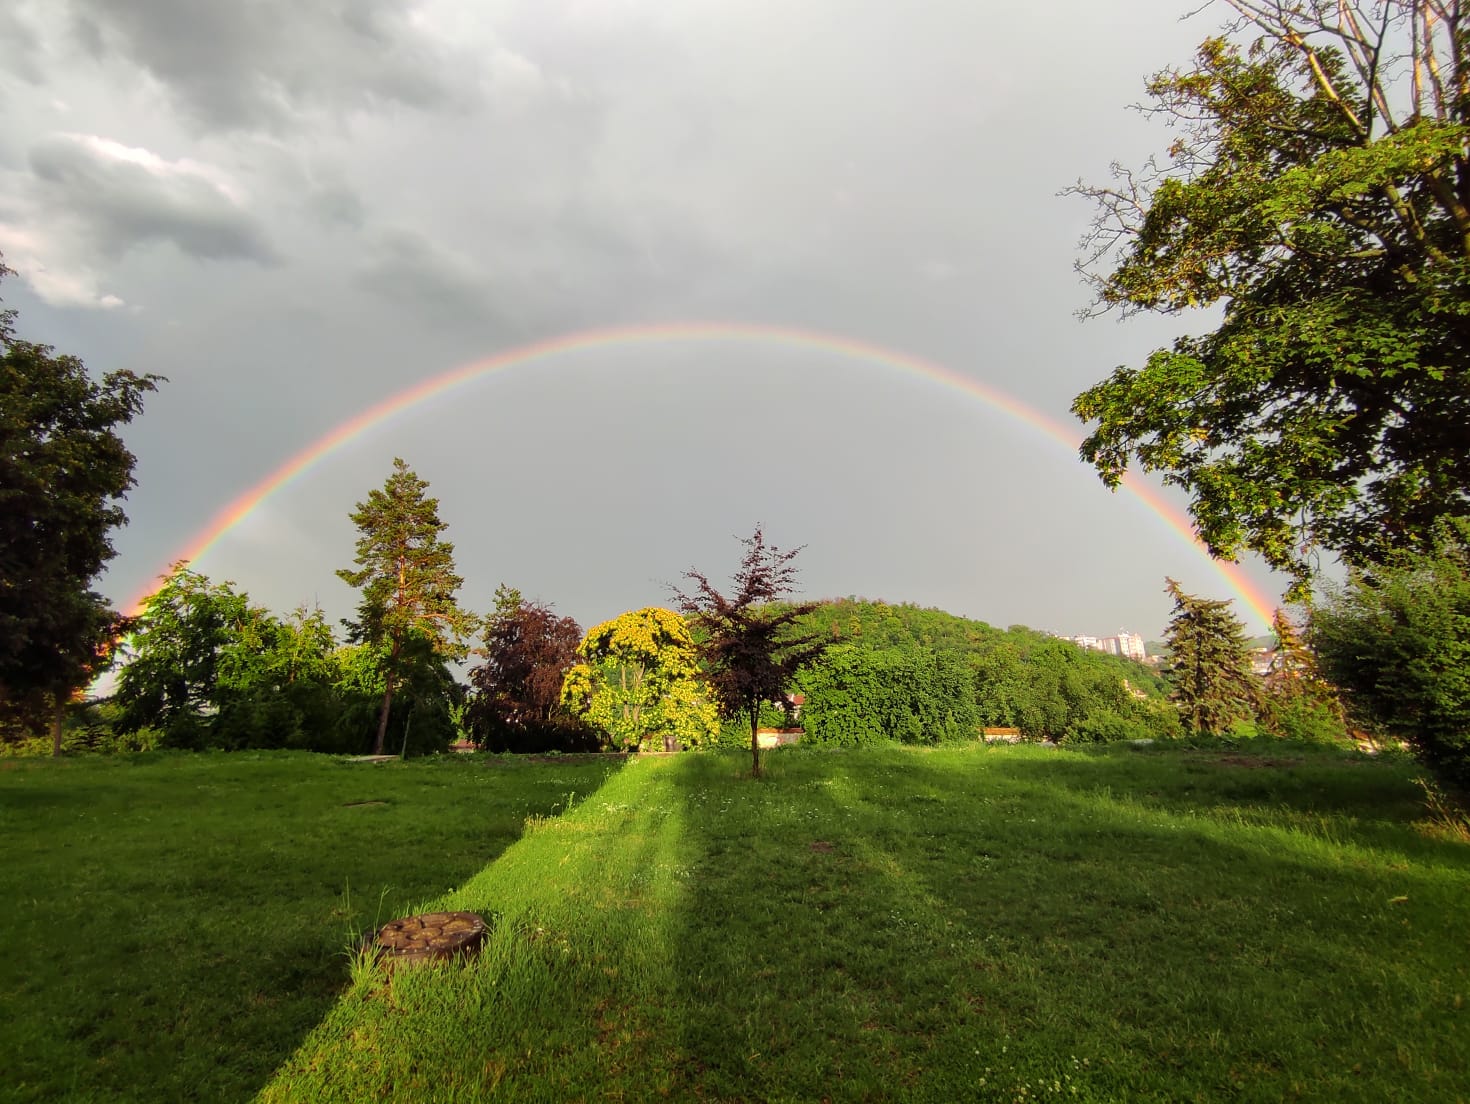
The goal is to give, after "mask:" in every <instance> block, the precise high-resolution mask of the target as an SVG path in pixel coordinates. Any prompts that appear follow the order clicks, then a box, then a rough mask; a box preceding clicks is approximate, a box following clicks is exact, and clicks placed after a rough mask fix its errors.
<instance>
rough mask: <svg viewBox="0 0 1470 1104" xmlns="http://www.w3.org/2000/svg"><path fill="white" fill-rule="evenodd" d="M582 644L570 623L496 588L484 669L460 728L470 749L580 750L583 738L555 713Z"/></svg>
mask: <svg viewBox="0 0 1470 1104" xmlns="http://www.w3.org/2000/svg"><path fill="white" fill-rule="evenodd" d="M581 639H582V629H581V626H579V625H578V624H577V622H576V621H575V620H574V619H572V618H570V617H558V616H556V614H555V612H554V611H553V610H552V608H551V607H550V606H548V605H544V604H542V603H540V602H527V601H526V600H525V599H523V598H522V597H521V592H520V591H518V590H515V589H513V588H510V587H506V586H504V585H503V584H502V585H501V586H500V587H499V588H497V589H496V591H495V612H494V613H492V614H491V615H490V616H489V617H487V618H486V619H485V646H484V648H483V649H481V651H480V654H481V655H483V656H484V659H485V662H484V663H482V664H481V665H480V666H478V667H476V668H475V669H474V670H472V671H471V672H470V676H469V677H470V684H471V685H472V686H473V687H474V691H475V692H474V697H473V698H472V699H471V700H470V704H469V707H468V709H467V711H466V714H465V723H466V726H467V727H468V728H469V731H470V734H471V737H472V739H473V740H474V741H475V743H476V744H479V745H480V746H481V747H485V748H488V749H489V750H491V751H546V750H550V749H553V748H555V749H559V750H564V751H565V750H579V749H580V748H581V746H582V745H583V744H584V743H585V742H586V741H587V737H588V735H589V732H588V730H587V729H585V728H584V727H582V726H579V725H578V724H577V723H576V722H575V721H574V719H573V718H572V716H571V715H570V714H569V713H568V712H567V711H566V709H565V707H564V706H563V705H562V701H561V687H562V682H563V681H564V680H565V678H566V673H567V672H568V671H569V670H571V669H572V668H573V667H574V666H576V664H577V645H578V644H579V643H580V642H581ZM588 750H594V751H595V750H596V744H595V742H594V743H593V744H592V746H591V748H589V749H588Z"/></svg>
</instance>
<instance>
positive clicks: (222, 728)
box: [113, 563, 357, 751]
mask: <svg viewBox="0 0 1470 1104" xmlns="http://www.w3.org/2000/svg"><path fill="white" fill-rule="evenodd" d="M335 650H336V642H335V641H334V640H333V638H332V630H331V628H330V627H329V626H328V625H327V622H326V618H325V616H324V615H323V614H322V612H321V611H320V610H316V611H313V612H310V613H308V612H307V611H306V610H304V609H298V610H297V611H296V612H295V613H294V614H292V616H291V617H290V618H288V619H287V620H285V621H281V620H279V619H277V618H276V617H274V616H272V615H271V614H270V613H269V612H268V611H266V610H264V609H261V608H259V607H257V606H252V605H251V604H250V599H249V596H248V595H246V594H244V593H243V592H236V591H235V590H234V589H233V586H232V584H230V583H228V582H226V583H219V584H215V583H211V582H210V581H209V579H208V578H206V577H205V576H203V575H201V574H199V573H198V572H195V571H190V570H189V569H188V568H187V567H185V566H184V565H183V564H182V563H179V564H176V565H175V566H174V569H173V571H172V572H171V573H170V574H169V575H168V576H166V577H165V579H164V581H163V584H162V586H160V587H159V589H158V591H157V592H156V593H155V594H154V595H153V596H152V597H151V598H149V599H148V601H147V603H146V604H145V606H144V609H143V612H142V613H141V614H140V615H139V617H138V618H137V620H136V623H135V624H134V627H133V632H132V634H131V635H130V636H129V638H128V641H127V643H126V646H125V653H126V656H127V662H126V664H125V665H124V666H123V668H122V670H121V671H120V672H119V674H118V685H117V691H116V694H115V695H114V701H115V707H116V716H115V720H114V722H113V725H114V727H115V729H116V731H117V733H118V734H120V735H123V736H127V735H129V734H135V733H139V732H146V731H156V733H157V740H158V742H159V745H160V746H163V747H172V748H187V749H195V750H197V749H202V748H220V749H227V750H235V749H240V748H247V747H255V748H301V749H310V750H317V751H339V750H348V749H347V748H344V747H342V746H341V745H340V743H338V742H337V740H336V739H335V736H336V735H337V734H338V729H337V719H338V717H339V716H340V714H341V701H340V699H339V696H338V689H337V686H338V682H339V680H340V677H341V672H340V669H339V667H338V664H337V661H336V655H335ZM353 750H357V749H356V748H354V749H353Z"/></svg>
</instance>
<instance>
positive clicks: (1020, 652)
mask: <svg viewBox="0 0 1470 1104" xmlns="http://www.w3.org/2000/svg"><path fill="white" fill-rule="evenodd" d="M802 624H803V626H804V627H806V628H808V629H811V628H820V629H823V630H824V631H826V632H827V633H828V634H829V635H830V636H831V637H832V639H833V640H834V641H836V642H843V643H850V644H854V645H857V646H863V647H868V648H893V649H897V650H898V651H901V652H911V653H922V652H924V651H930V650H932V651H934V652H936V653H939V654H943V655H948V656H959V657H962V658H963V660H964V662H965V664H966V665H967V666H968V667H969V670H970V673H971V680H972V683H973V693H974V710H975V715H976V723H977V724H979V725H982V726H987V727H992V726H993V727H1003V728H1019V729H1021V731H1022V733H1023V734H1024V735H1025V736H1026V737H1027V738H1029V739H1033V740H1064V739H1068V738H1069V737H1071V736H1074V735H1075V730H1076V728H1077V726H1078V725H1079V724H1081V723H1082V721H1083V720H1084V719H1085V718H1087V717H1088V716H1089V715H1091V714H1092V713H1094V712H1099V711H1101V712H1108V713H1112V714H1117V715H1120V716H1124V717H1129V718H1135V719H1138V720H1140V721H1141V723H1142V724H1144V725H1146V726H1147V727H1148V729H1149V730H1150V732H1151V734H1152V735H1154V736H1156V737H1157V736H1161V735H1164V734H1167V732H1169V731H1172V730H1173V727H1171V726H1172V722H1171V721H1168V720H1160V713H1159V711H1157V710H1147V709H1145V708H1144V706H1143V705H1142V704H1141V703H1140V702H1138V701H1136V700H1135V697H1134V694H1135V693H1137V694H1141V695H1143V697H1144V698H1153V697H1157V696H1159V695H1161V694H1162V693H1163V683H1162V680H1161V679H1160V678H1159V676H1158V674H1157V673H1156V672H1155V671H1153V670H1152V669H1151V668H1149V667H1146V666H1144V665H1143V664H1141V663H1136V662H1134V661H1132V660H1129V659H1124V658H1122V657H1120V656H1112V655H1105V654H1104V653H1102V652H1095V651H1089V650H1086V649H1082V648H1078V647H1077V646H1076V645H1074V644H1072V643H1070V642H1068V641H1064V640H1058V639H1056V638H1055V637H1052V636H1048V635H1047V634H1046V633H1041V632H1037V631H1035V630H1033V629H1027V628H1024V627H1021V626H1012V627H1011V628H1009V629H1005V630H1002V629H997V628H994V627H993V626H991V625H987V624H986V623H985V622H983V621H972V620H969V619H967V618H963V617H956V616H955V615H954V614H950V613H946V612H944V611H943V610H935V609H921V608H919V607H917V606H912V605H892V604H889V603H886V602H879V601H868V600H859V599H853V598H846V599H839V600H836V601H831V602H823V603H821V604H819V605H818V606H817V608H816V609H815V610H814V611H812V612H811V613H810V614H808V615H807V616H806V618H805V619H804V620H803V622H802ZM803 718H804V719H805V714H803Z"/></svg>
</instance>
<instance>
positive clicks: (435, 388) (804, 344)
mask: <svg viewBox="0 0 1470 1104" xmlns="http://www.w3.org/2000/svg"><path fill="white" fill-rule="evenodd" d="M668 341H743V342H762V343H773V344H779V345H784V346H788V347H795V348H807V349H816V350H820V351H822V352H827V353H837V354H840V355H842V356H847V357H852V358H855V359H857V360H861V361H867V362H869V363H871V364H876V365H879V366H882V367H887V368H894V369H897V370H899V371H901V372H905V373H907V374H909V375H913V376H919V377H923V378H925V379H929V380H932V381H934V382H936V383H939V384H942V385H943V386H945V387H950V388H953V389H954V390H956V391H962V392H964V393H965V394H967V395H970V396H972V397H974V398H977V399H979V400H980V401H981V402H983V403H984V404H985V405H987V406H989V407H991V408H993V409H995V410H999V411H1000V412H1002V413H1004V414H1008V415H1010V416H1011V417H1012V418H1015V419H1016V420H1017V421H1019V422H1022V423H1024V424H1026V425H1028V426H1030V427H1031V428H1032V429H1035V430H1037V431H1038V432H1040V433H1042V434H1043V435H1045V436H1046V437H1049V438H1051V439H1052V440H1053V441H1056V442H1057V443H1058V444H1059V445H1061V446H1063V447H1064V448H1066V449H1068V450H1069V451H1071V452H1073V453H1075V452H1076V450H1077V446H1078V444H1079V443H1080V441H1081V437H1080V435H1078V434H1077V433H1075V432H1073V431H1072V430H1070V429H1069V428H1068V427H1065V426H1063V425H1061V424H1059V423H1058V422H1056V421H1054V420H1053V419H1051V418H1049V417H1048V416H1047V415H1045V414H1043V413H1041V412H1040V411H1038V410H1035V409H1033V408H1032V407H1029V406H1027V405H1025V404H1024V403H1022V402H1020V401H1018V400H1017V399H1015V398H1014V397H1012V396H1010V395H1007V394H1006V393H1005V392H1003V391H999V390H996V389H995V388H993V387H991V386H989V385H988V384H984V383H981V382H979V381H978V380H974V379H971V378H970V377H968V376H963V375H961V374H960V373H958V372H956V371H954V370H953V369H951V368H946V367H944V366H943V365H940V364H936V363H934V362H933V361H929V360H924V359H923V358H921V357H917V356H914V355H912V354H909V353H902V352H897V351H895V350H893V349H886V348H883V347H882V346H879V345H873V344H869V343H867V342H864V341H857V340H854V339H852V338H848V337H839V336H836V335H834V334H826V333H820V332H817V331H812V330H800V329H794V328H791V327H787V326H770V325H762V324H758V323H741V322H672V323H662V324H657V325H641V326H614V327H608V328H602V329H594V330H585V331H581V332H579V333H574V334H567V335H565V336H562V337H554V338H551V339H549V340H545V341H538V342H534V343H532V344H529V345H521V346H518V347H516V348H513V349H507V350H505V351H504V352H500V353H496V354H494V355H493V356H488V357H485V358H483V359H481V360H475V361H471V362H470V363H469V364H465V365H463V366H461V367H458V368H452V369H450V370H449V371H447V372H444V373H442V374H440V375H437V376H434V377H433V378H431V379H427V380H424V381H423V382H422V383H418V384H415V385H414V386H412V387H408V388H405V389H404V390H402V391H400V392H398V393H397V394H395V395H390V396H389V397H388V398H386V399H384V400H383V401H381V402H379V403H377V404H375V405H373V406H371V407H369V408H368V409H366V410H364V411H363V412H362V413H360V414H358V415H357V416H356V417H355V418H351V419H349V420H348V421H345V422H343V423H342V424H341V425H339V426H337V427H336V428H335V429H333V430H332V431H331V432H330V433H328V434H326V435H325V436H323V437H320V438H318V439H317V440H315V441H313V442H312V443H311V444H310V445H308V446H307V447H306V448H304V449H302V450H301V451H300V452H298V453H297V454H296V455H294V456H292V457H291V458H290V459H288V460H287V461H286V462H285V463H283V464H282V465H281V466H280V467H278V468H276V470H275V471H273V472H271V473H270V474H269V475H267V476H266V477H265V478H264V479H262V480H261V481H260V482H258V483H256V484H255V485H254V486H253V487H250V488H249V489H248V490H246V491H244V492H242V493H241V494H240V495H239V496H237V497H236V498H235V499H234V500H233V501H231V502H230V503H229V504H228V505H226V506H225V507H224V508H223V509H221V510H220V511H219V512H218V513H216V514H215V516H214V517H213V518H211V519H210V522H209V524H208V525H206V526H205V527H204V528H203V529H201V530H200V531H199V532H198V533H196V534H195V535H194V536H193V537H192V538H191V539H190V541H189V543H188V544H187V545H186V546H185V547H184V548H183V549H182V550H181V551H180V552H179V553H177V554H176V555H175V556H173V557H172V558H171V559H170V561H169V562H170V563H171V564H173V563H177V562H179V561H184V562H186V563H193V562H195V561H197V560H199V559H200V558H201V557H203V556H204V555H206V554H207V553H208V552H209V550H210V549H211V548H213V547H214V546H215V545H216V544H218V543H219V542H220V541H221V540H223V539H224V538H225V536H226V535H228V534H229V532H230V530H231V529H233V528H234V527H235V526H236V525H238V524H240V522H241V521H243V520H244V519H245V518H246V517H247V516H248V515H249V514H250V513H251V511H253V510H254V509H255V508H256V507H257V506H259V505H260V504H261V503H262V502H263V501H265V500H266V499H267V498H269V497H270V496H271V495H273V494H274V493H275V492H276V491H278V490H280V489H281V488H282V487H284V486H286V484H288V483H290V482H292V481H293V480H295V479H297V478H299V477H300V476H302V475H304V474H305V473H306V472H308V471H310V470H311V469H312V468H313V467H314V466H316V464H318V463H319V462H320V461H322V460H323V459H325V458H326V457H328V456H330V455H331V454H332V453H334V452H336V451H337V450H338V449H340V448H342V447H343V446H344V445H346V444H347V443H348V442H349V441H351V440H353V439H354V438H356V437H359V436H361V435H362V434H364V433H366V432H368V431H369V430H371V429H373V428H375V427H376V426H378V425H380V424H381V423H383V422H385V421H387V420H388V419H389V418H391V417H393V416H394V415H395V414H398V413H400V412H401V411H404V410H408V409H411V408H412V407H415V406H418V405H419V404H420V403H425V402H428V401H429V400H431V399H433V398H436V397H437V396H440V395H443V394H445V393H446V392H448V391H452V390H454V389H455V388H457V387H461V386H463V385H465V384H467V383H470V382H471V381H473V380H477V379H479V378H480V377H482V376H486V375H489V374H490V373H492V372H498V371H502V370H504V369H507V368H516V367H521V366H526V365H531V364H535V363H537V362H539V361H544V360H549V359H551V358H552V357H556V356H559V355H561V354H563V353H569V352H575V351H578V350H586V349H596V348H604V347H607V346H612V345H639V344H649V343H653V342H668ZM1123 487H1124V489H1126V490H1127V491H1129V492H1130V493H1131V494H1132V495H1133V496H1134V497H1136V498H1137V499H1139V500H1140V501H1141V502H1142V503H1143V504H1144V505H1145V506H1147V507H1148V508H1149V509H1150V510H1152V511H1153V512H1154V513H1155V514H1157V515H1158V516H1159V518H1160V519H1161V520H1162V521H1163V522H1164V523H1165V524H1166V525H1167V526H1168V527H1169V528H1170V529H1172V530H1174V532H1175V533H1177V534H1178V535H1179V536H1180V537H1181V538H1183V540H1184V541H1185V542H1187V543H1188V544H1190V545H1192V546H1193V547H1194V548H1195V549H1196V551H1198V552H1199V553H1200V554H1201V555H1203V556H1205V557H1206V558H1207V559H1209V560H1210V563H1211V564H1212V566H1213V567H1214V568H1215V570H1216V571H1218V572H1219V573H1220V575H1221V576H1222V577H1223V578H1224V580H1225V582H1226V583H1227V584H1228V585H1229V587H1230V589H1231V590H1233V591H1234V592H1235V593H1236V594H1237V595H1239V596H1240V598H1241V599H1242V601H1244V602H1245V604H1246V606H1247V607H1248V608H1249V609H1250V610H1251V611H1252V612H1253V613H1255V614H1256V616H1257V617H1259V618H1260V619H1261V622H1262V623H1263V624H1266V625H1269V624H1270V623H1271V613H1272V610H1273V608H1274V607H1275V604H1276V603H1275V602H1274V601H1272V599H1271V598H1269V597H1268V596H1267V595H1265V594H1264V593H1263V592H1261V591H1260V590H1259V589H1258V588H1257V587H1256V586H1255V585H1254V584H1253V583H1252V581H1251V580H1250V579H1249V578H1247V576H1246V575H1245V573H1244V572H1243V571H1241V570H1240V568H1239V567H1237V566H1236V565H1235V564H1232V563H1229V562H1226V561H1223V560H1216V559H1214V558H1213V557H1211V556H1210V554H1209V552H1208V550H1206V549H1205V547H1204V545H1203V544H1201V543H1200V541H1199V539H1198V537H1197V536H1196V535H1195V533H1194V529H1193V527H1192V526H1191V523H1190V521H1189V518H1188V517H1187V516H1186V515H1185V514H1183V513H1182V512H1181V511H1180V510H1178V509H1177V508H1176V507H1174V506H1173V505H1172V504H1171V503H1169V502H1168V501H1166V500H1165V499H1164V498H1163V497H1162V496H1161V495H1160V494H1159V492H1158V491H1157V490H1155V489H1154V488H1153V487H1151V486H1149V485H1148V484H1146V483H1144V482H1142V481H1140V480H1138V479H1134V478H1131V477H1125V478H1124V480H1123ZM153 590H154V587H153V586H152V585H150V586H149V587H148V589H146V590H145V591H143V592H142V593H140V594H138V595H137V596H136V597H134V598H133V599H132V601H131V602H130V603H129V609H131V610H132V611H133V612H137V611H139V610H141V609H142V607H143V605H144V603H145V602H146V601H147V600H148V598H149V597H150V596H151V595H152V593H153Z"/></svg>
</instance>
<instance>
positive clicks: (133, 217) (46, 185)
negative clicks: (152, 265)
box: [30, 135, 277, 263]
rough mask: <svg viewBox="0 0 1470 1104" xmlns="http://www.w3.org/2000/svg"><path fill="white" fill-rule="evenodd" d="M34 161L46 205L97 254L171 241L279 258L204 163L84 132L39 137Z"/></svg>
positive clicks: (210, 255)
mask: <svg viewBox="0 0 1470 1104" xmlns="http://www.w3.org/2000/svg"><path fill="white" fill-rule="evenodd" d="M30 163H31V169H32V172H33V173H34V174H35V177H36V180H37V181H38V182H39V184H40V187H39V188H38V189H37V195H38V202H39V205H40V207H41V208H42V210H43V211H45V212H47V213H49V214H50V215H51V217H53V218H55V219H61V220H66V221H68V222H70V223H72V224H73V225H75V226H76V227H78V228H79V229H80V232H81V236H82V237H83V238H84V239H85V241H84V242H83V243H82V244H84V245H89V246H90V247H91V251H92V252H94V253H96V254H100V255H103V256H109V257H118V256H121V255H122V254H124V253H126V252H127V251H128V250H129V249H131V248H133V247H135V246H139V245H143V244H147V243H151V242H169V243H172V244H173V245H174V246H176V247H177V248H178V249H179V250H180V252H182V253H185V254H188V255H189V256H192V257H196V258H199V259H203V260H220V259H224V258H239V259H244V260H251V261H257V262H261V263H271V262H273V261H275V260H276V259H277V256H276V252H275V250H274V249H273V248H272V246H271V244H270V242H269V240H268V239H267V236H266V232H265V228H264V227H263V226H262V225H261V224H260V222H259V221H258V220H257V219H256V217H255V216H253V215H252V214H251V213H250V212H249V211H248V210H247V209H246V208H245V207H244V206H243V205H242V204H241V203H240V202H239V201H238V200H236V199H235V198H234V197H232V196H231V195H230V194H229V190H228V189H227V187H226V186H225V185H223V184H222V183H220V182H219V181H217V180H215V179H211V177H210V174H209V172H208V171H207V170H206V169H205V168H204V167H202V166H197V165H193V164H191V163H189V162H186V161H179V162H170V161H166V160H164V159H162V158H159V157H157V156H156V155H154V154H151V153H149V152H148V151H146V150H138V149H130V148H128V147H126V146H122V145H120V144H118V143H116V142H110V141H107V140H105V139H101V138H94V137H90V136H83V135H63V136H57V137H53V138H49V139H47V140H45V141H43V142H41V143H39V144H38V145H36V146H35V147H34V148H33V149H32V150H31V155H30Z"/></svg>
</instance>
